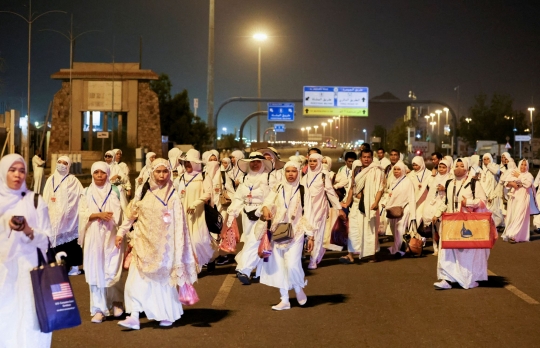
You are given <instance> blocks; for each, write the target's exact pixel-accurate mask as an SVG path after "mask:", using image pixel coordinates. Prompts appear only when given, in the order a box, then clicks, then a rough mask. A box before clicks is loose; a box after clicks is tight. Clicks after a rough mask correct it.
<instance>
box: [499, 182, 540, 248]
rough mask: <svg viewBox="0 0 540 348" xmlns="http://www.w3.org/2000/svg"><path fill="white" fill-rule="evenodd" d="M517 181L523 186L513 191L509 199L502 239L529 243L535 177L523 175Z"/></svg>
mask: <svg viewBox="0 0 540 348" xmlns="http://www.w3.org/2000/svg"><path fill="white" fill-rule="evenodd" d="M517 180H519V181H521V183H522V184H523V186H522V187H520V188H518V189H517V190H516V189H513V190H512V194H511V195H509V197H508V208H507V214H506V219H505V229H504V232H503V234H502V235H501V238H502V239H503V240H505V241H507V240H509V239H513V240H515V241H516V242H528V241H529V238H530V233H531V232H530V225H531V199H533V200H534V196H535V192H534V188H533V176H532V174H531V173H529V172H526V173H521V174H520V175H519V178H517ZM533 209H534V208H533Z"/></svg>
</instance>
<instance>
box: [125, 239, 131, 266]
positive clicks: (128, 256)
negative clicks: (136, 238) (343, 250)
mask: <svg viewBox="0 0 540 348" xmlns="http://www.w3.org/2000/svg"><path fill="white" fill-rule="evenodd" d="M131 249H133V248H132V247H131V245H129V244H128V245H127V247H126V250H125V251H124V269H129V265H131Z"/></svg>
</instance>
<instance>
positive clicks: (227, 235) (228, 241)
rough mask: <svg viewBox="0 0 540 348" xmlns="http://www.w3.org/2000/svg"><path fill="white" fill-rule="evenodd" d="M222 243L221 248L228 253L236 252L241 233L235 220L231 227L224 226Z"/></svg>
mask: <svg viewBox="0 0 540 348" xmlns="http://www.w3.org/2000/svg"><path fill="white" fill-rule="evenodd" d="M220 237H221V242H220V243H219V248H220V249H221V250H223V251H225V252H227V253H235V252H236V243H238V242H239V241H240V233H239V232H238V224H237V223H236V220H233V223H232V225H231V227H227V225H226V224H223V228H222V229H221V236H220Z"/></svg>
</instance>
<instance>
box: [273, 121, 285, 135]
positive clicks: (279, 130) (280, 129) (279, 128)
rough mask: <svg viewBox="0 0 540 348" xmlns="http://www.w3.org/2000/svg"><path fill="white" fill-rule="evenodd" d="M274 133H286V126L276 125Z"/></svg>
mask: <svg viewBox="0 0 540 348" xmlns="http://www.w3.org/2000/svg"><path fill="white" fill-rule="evenodd" d="M274 132H276V133H285V125H284V124H279V123H275V124H274Z"/></svg>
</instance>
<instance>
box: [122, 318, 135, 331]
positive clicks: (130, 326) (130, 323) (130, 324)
mask: <svg viewBox="0 0 540 348" xmlns="http://www.w3.org/2000/svg"><path fill="white" fill-rule="evenodd" d="M118 325H120V326H123V327H127V328H128V329H131V330H139V329H140V328H141V325H140V322H139V319H135V318H132V317H127V318H126V320H122V321H119V322H118Z"/></svg>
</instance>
